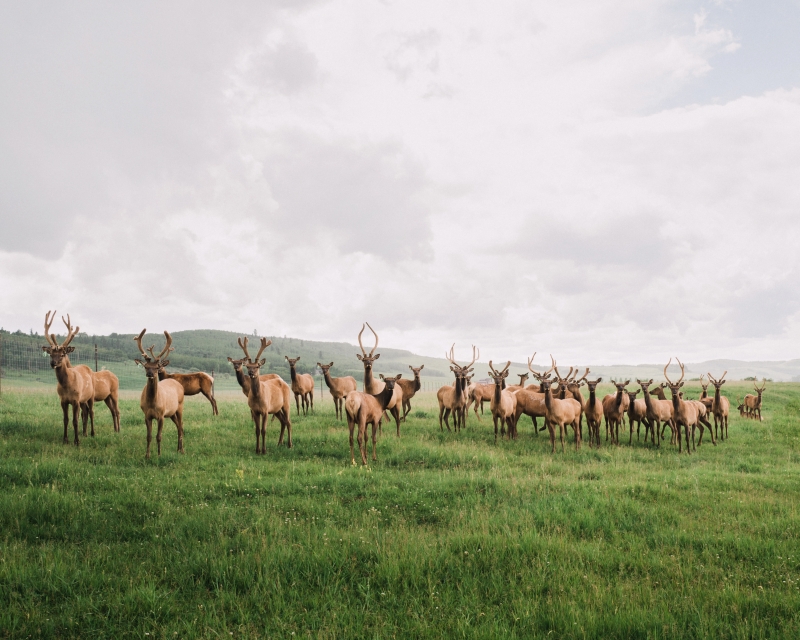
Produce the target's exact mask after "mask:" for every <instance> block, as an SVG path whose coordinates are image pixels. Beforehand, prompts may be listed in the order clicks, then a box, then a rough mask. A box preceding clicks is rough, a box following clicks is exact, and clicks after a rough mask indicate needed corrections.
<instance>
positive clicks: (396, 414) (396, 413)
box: [378, 406, 400, 438]
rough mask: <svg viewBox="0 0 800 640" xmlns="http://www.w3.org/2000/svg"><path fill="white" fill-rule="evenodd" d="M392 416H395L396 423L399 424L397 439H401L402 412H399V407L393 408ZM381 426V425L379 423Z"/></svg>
mask: <svg viewBox="0 0 800 640" xmlns="http://www.w3.org/2000/svg"><path fill="white" fill-rule="evenodd" d="M392 415H393V416H394V421H395V422H396V423H397V437H398V438H399V437H400V411H398V410H397V407H396V406H394V407H392ZM378 424H380V423H378Z"/></svg>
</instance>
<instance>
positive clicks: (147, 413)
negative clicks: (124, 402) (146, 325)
mask: <svg viewBox="0 0 800 640" xmlns="http://www.w3.org/2000/svg"><path fill="white" fill-rule="evenodd" d="M145 331H147V329H142V332H141V333H140V334H139V335H138V336H136V337H135V338H134V339H133V340H134V342H136V346H138V347H139V353H141V354H142V356H144V362H143V361H141V360H139V359H138V358H137V359H135V360H134V362H135V363H136V364H138V365H140V366H142V367H144V371H145V374H146V376H147V382H146V383H145V385H144V389H142V396H141V399H140V400H139V406H140V407H141V408H142V413H144V423H145V425H146V426H147V453H146V454H145V458H149V457H150V442H151V441H152V439H153V420H155V421H156V422H157V424H158V432H157V433H156V443H157V445H158V455H159V456H160V455H161V431H162V429H163V428H164V418H169V419H170V420H172V421H173V422H174V423H175V426H176V427H177V428H178V453H183V387H182V386H181V384H180V382H178V381H177V380H170V379H169V378H168V379H166V380H163V381H161V380H159V379H158V370H159V369H160V368H162V367H166V366H167V365H168V364H169V360H162V359H161V358H163V357H164V356H165V355H167V354H168V353H169V352H170V346H171V345H172V337H171V336H170V335H169V333H168V332H167V331H165V332H164V337H165V338H166V340H167V342H166V345H165V346H164V348H163V349H162V350H161V353H159V354H158V355H154V354H153V349H155V345H154V346H152V347H149V348H148V351H149V352H150V355H149V356H148V355H147V353H145V350H144V348H143V347H142V338H143V337H144V334H145Z"/></svg>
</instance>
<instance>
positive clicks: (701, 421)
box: [681, 396, 717, 447]
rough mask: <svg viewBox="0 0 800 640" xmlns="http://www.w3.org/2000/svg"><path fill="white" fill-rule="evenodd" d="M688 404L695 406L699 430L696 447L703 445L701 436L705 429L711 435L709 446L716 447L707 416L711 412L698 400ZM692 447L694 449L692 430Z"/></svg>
mask: <svg viewBox="0 0 800 640" xmlns="http://www.w3.org/2000/svg"><path fill="white" fill-rule="evenodd" d="M681 398H683V396H681ZM689 402H693V403H694V404H695V405H696V406H697V426H698V428H699V429H700V439H699V440H698V441H697V446H700V445H701V444H703V434H704V433H705V432H704V430H703V429H704V428H706V429H708V432H709V433H710V434H711V444H713V445H714V446H715V447H716V446H717V440H716V438H715V437H714V429H712V428H711V423H710V422H709V421H708V416H709V414H710V413H711V411H710V410H709V409H706V405H705V403H703V402H702V401H700V400H689ZM692 446H693V447H694V428H693V429H692Z"/></svg>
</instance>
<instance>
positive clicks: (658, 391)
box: [650, 380, 677, 444]
mask: <svg viewBox="0 0 800 640" xmlns="http://www.w3.org/2000/svg"><path fill="white" fill-rule="evenodd" d="M651 382H652V380H651ZM666 388H667V383H666V382H662V383H660V384H658V385H656V388H655V389H653V390H652V391H651V392H650V395H651V396H653V397H655V398H658V399H659V400H660V401H663V402H668V403H669V406H670V411H672V408H671V407H672V400H668V399H667V395H666V394H665V393H664V389H666ZM668 426H669V428H670V430H671V431H672V435H671V436H670V441H669V443H670V444H676V438H677V435H676V434H675V429H676V426H675V421H674V420H672V419H670V420H669V422H664V424H663V426H662V427H661V433H660V434H659V437H660V438H661V440H663V439H664V430H665V429H666V428H667V427H668Z"/></svg>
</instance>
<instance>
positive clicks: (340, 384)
mask: <svg viewBox="0 0 800 640" xmlns="http://www.w3.org/2000/svg"><path fill="white" fill-rule="evenodd" d="M317 366H318V367H319V368H320V369H321V370H322V375H323V376H324V377H325V384H327V385H328V389H329V390H330V392H331V398H333V407H334V410H335V412H336V419H337V420H339V419H341V418H343V417H344V400H345V398H346V397H347V394H348V393H350V392H351V391H355V390H356V389H358V383H357V382H356V379H355V378H354V377H353V376H344V377H343V378H334V377H332V376H331V367H332V366H333V362H331V363H330V364H322V363H320V362H317Z"/></svg>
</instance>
